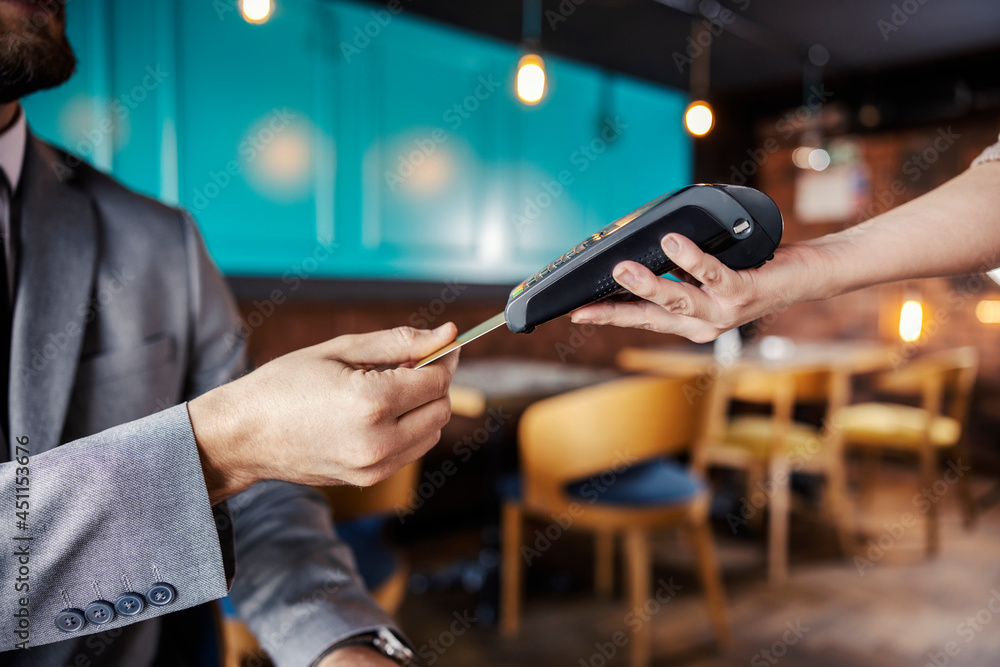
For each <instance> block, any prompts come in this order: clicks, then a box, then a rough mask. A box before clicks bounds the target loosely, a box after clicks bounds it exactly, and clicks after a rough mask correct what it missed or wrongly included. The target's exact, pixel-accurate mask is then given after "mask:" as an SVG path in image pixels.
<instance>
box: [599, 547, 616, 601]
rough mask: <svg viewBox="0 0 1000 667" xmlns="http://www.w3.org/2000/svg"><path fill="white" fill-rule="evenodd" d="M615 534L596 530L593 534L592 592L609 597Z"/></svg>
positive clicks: (612, 590) (611, 588) (613, 572)
mask: <svg viewBox="0 0 1000 667" xmlns="http://www.w3.org/2000/svg"><path fill="white" fill-rule="evenodd" d="M614 576H615V534H614V533H613V532H610V531H598V532H597V533H596V534H595V535H594V593H595V594H596V595H597V597H599V598H609V597H611V594H612V593H613V592H614Z"/></svg>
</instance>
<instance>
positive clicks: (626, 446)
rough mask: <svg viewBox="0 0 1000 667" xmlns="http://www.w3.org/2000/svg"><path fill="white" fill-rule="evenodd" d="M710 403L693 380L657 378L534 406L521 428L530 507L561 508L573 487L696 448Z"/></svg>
mask: <svg viewBox="0 0 1000 667" xmlns="http://www.w3.org/2000/svg"><path fill="white" fill-rule="evenodd" d="M702 404H703V395H702V392H699V391H698V390H697V389H696V388H695V387H694V385H693V384H692V382H691V380H690V379H688V378H663V377H652V376H632V377H628V378H624V379H621V380H614V381H612V382H606V383H603V384H599V385H595V386H592V387H587V388H584V389H579V390H576V391H571V392H569V393H566V394H561V395H559V396H555V397H553V398H548V399H545V400H542V401H539V402H537V403H534V404H533V405H531V406H530V407H529V408H528V409H527V410H526V411H525V412H524V415H523V416H522V417H521V421H520V425H519V427H518V443H519V449H520V455H521V472H522V478H523V487H524V498H523V501H524V503H525V505H526V506H529V507H530V506H534V507H540V506H543V507H554V506H556V505H559V504H560V503H561V502H563V501H564V500H565V498H564V493H563V488H564V487H565V485H566V483H567V482H570V481H573V480H577V479H582V478H585V477H587V476H589V475H594V474H598V473H601V472H604V471H607V470H612V469H620V468H621V466H623V465H630V464H631V463H633V462H635V461H640V460H643V459H648V458H652V457H655V456H660V455H664V454H671V453H678V452H681V451H684V450H686V449H688V448H689V447H690V446H691V444H692V443H693V442H694V440H695V439H696V437H697V433H698V428H699V424H700V422H701V407H702Z"/></svg>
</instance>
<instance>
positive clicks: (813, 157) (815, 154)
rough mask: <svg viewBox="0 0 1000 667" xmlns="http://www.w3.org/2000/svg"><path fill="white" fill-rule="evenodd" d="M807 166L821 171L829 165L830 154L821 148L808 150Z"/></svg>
mask: <svg viewBox="0 0 1000 667" xmlns="http://www.w3.org/2000/svg"><path fill="white" fill-rule="evenodd" d="M809 166H810V167H812V168H813V169H815V170H816V171H823V170H824V169H826V168H827V167H829V166H830V154H829V153H827V152H826V151H825V150H823V149H822V148H817V149H816V150H814V151H810V152H809Z"/></svg>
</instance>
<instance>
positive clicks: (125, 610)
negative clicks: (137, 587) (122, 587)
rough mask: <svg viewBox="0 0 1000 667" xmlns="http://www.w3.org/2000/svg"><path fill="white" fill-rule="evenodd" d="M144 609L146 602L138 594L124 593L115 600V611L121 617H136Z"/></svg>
mask: <svg viewBox="0 0 1000 667" xmlns="http://www.w3.org/2000/svg"><path fill="white" fill-rule="evenodd" d="M145 608H146V602H145V600H143V599H142V596H141V595H139V594H138V593H125V594H124V595H122V596H121V597H119V598H118V599H117V600H115V611H117V612H118V613H119V614H121V615H122V616H136V615H137V614H141V613H142V610H143V609H145Z"/></svg>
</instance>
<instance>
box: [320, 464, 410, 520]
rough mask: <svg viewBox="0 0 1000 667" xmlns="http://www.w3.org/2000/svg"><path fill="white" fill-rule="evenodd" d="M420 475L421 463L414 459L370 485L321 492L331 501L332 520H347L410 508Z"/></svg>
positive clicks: (336, 487)
mask: <svg viewBox="0 0 1000 667" xmlns="http://www.w3.org/2000/svg"><path fill="white" fill-rule="evenodd" d="M419 476H420V462H419V461H414V462H413V463H411V464H409V465H407V466H404V467H402V468H400V469H399V470H397V471H396V472H394V473H393V474H392V475H390V476H389V477H387V478H385V479H383V480H382V481H381V482H379V483H378V484H374V485H372V486H369V487H365V488H359V487H356V486H328V487H323V488H321V489H320V491H322V492H323V495H325V496H326V498H327V500H329V501H330V510H331V512H332V513H333V517H334V519H335V520H337V521H349V520H351V519H357V518H359V517H364V516H376V515H383V514H385V515H388V514H393V513H395V512H397V511H398V510H400V509H401V508H409V504H410V501H411V494H412V492H413V490H414V489H416V488H417V481H418V479H419Z"/></svg>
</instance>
